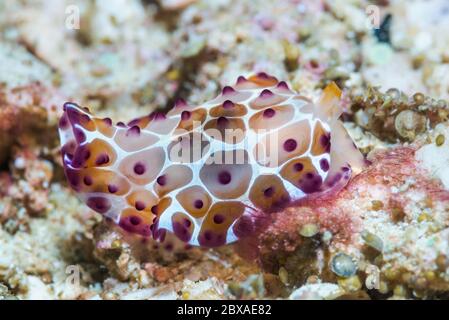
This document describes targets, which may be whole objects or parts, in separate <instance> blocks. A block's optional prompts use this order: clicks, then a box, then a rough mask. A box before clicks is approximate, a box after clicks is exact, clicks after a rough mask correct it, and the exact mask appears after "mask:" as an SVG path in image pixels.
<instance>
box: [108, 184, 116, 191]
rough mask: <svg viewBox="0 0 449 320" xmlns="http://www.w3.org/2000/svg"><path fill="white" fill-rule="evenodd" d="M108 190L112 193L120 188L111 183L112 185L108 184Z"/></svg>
mask: <svg viewBox="0 0 449 320" xmlns="http://www.w3.org/2000/svg"><path fill="white" fill-rule="evenodd" d="M108 191H109V192H110V193H116V192H117V191H118V188H117V186H115V185H113V184H110V185H108Z"/></svg>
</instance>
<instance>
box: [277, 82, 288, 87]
mask: <svg viewBox="0 0 449 320" xmlns="http://www.w3.org/2000/svg"><path fill="white" fill-rule="evenodd" d="M277 87H278V88H282V89H288V84H287V82H285V81H281V82H279V83H278V85H277Z"/></svg>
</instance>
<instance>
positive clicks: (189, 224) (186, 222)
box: [184, 218, 192, 228]
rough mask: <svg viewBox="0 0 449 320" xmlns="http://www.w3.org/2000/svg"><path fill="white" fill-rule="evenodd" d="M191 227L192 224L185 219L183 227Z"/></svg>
mask: <svg viewBox="0 0 449 320" xmlns="http://www.w3.org/2000/svg"><path fill="white" fill-rule="evenodd" d="M191 225H192V222H190V220H189V219H187V218H185V219H184V226H185V227H186V228H190V226H191Z"/></svg>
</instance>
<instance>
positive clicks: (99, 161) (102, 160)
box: [95, 153, 109, 166]
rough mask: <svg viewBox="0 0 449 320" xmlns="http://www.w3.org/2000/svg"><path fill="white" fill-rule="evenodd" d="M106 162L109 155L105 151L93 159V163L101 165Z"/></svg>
mask: <svg viewBox="0 0 449 320" xmlns="http://www.w3.org/2000/svg"><path fill="white" fill-rule="evenodd" d="M108 162H109V156H108V155H107V154H106V153H103V154H100V155H99V156H98V157H97V160H95V164H96V165H97V166H101V165H103V164H106V163H108Z"/></svg>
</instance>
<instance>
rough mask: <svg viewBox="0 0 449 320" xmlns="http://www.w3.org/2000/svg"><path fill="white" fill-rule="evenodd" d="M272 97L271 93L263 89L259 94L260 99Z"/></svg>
mask: <svg viewBox="0 0 449 320" xmlns="http://www.w3.org/2000/svg"><path fill="white" fill-rule="evenodd" d="M273 95H274V93H273V92H271V91H270V90H268V89H264V90H263V91H262V92H261V93H260V97H261V98H270V97H272V96H273Z"/></svg>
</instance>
